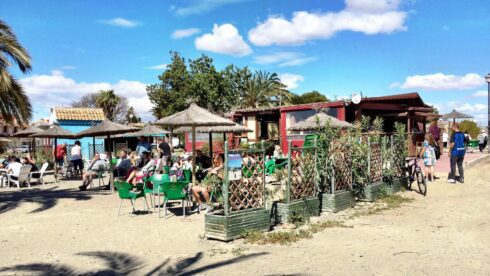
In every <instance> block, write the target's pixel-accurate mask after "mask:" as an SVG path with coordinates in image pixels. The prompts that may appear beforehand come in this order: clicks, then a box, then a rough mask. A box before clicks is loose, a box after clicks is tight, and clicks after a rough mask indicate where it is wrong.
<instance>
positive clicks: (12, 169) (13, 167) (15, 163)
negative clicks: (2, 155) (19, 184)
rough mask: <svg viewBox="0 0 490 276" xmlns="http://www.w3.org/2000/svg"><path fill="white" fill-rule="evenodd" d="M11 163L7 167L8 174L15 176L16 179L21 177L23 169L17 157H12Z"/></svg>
mask: <svg viewBox="0 0 490 276" xmlns="http://www.w3.org/2000/svg"><path fill="white" fill-rule="evenodd" d="M9 159H10V162H9V164H8V166H7V174H9V175H11V176H13V177H14V178H17V177H19V174H20V169H21V168H22V163H20V162H19V160H18V159H17V158H16V157H15V156H13V155H12V156H10V158H9Z"/></svg>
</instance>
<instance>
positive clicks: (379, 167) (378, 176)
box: [369, 143, 383, 183]
mask: <svg viewBox="0 0 490 276" xmlns="http://www.w3.org/2000/svg"><path fill="white" fill-rule="evenodd" d="M370 146H371V160H370V162H371V169H370V173H369V177H370V179H371V183H376V182H380V181H381V180H382V179H383V158H382V152H381V144H380V143H371V144H370Z"/></svg>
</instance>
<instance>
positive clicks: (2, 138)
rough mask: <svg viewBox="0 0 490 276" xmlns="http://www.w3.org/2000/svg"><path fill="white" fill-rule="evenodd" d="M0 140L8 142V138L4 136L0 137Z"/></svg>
mask: <svg viewBox="0 0 490 276" xmlns="http://www.w3.org/2000/svg"><path fill="white" fill-rule="evenodd" d="M0 142H5V143H8V142H10V139H8V138H4V137H0Z"/></svg>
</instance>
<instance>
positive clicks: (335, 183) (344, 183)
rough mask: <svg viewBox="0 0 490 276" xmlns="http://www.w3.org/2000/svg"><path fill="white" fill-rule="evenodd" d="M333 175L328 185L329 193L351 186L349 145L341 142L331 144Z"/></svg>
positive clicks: (347, 188)
mask: <svg viewBox="0 0 490 276" xmlns="http://www.w3.org/2000/svg"><path fill="white" fill-rule="evenodd" d="M331 154H332V158H333V177H332V179H331V185H330V187H329V190H330V191H329V192H330V193H332V194H333V193H335V192H338V191H345V190H349V189H351V188H352V155H351V147H350V146H349V145H346V144H342V143H335V144H333V145H332V148H331Z"/></svg>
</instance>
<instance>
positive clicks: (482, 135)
mask: <svg viewBox="0 0 490 276" xmlns="http://www.w3.org/2000/svg"><path fill="white" fill-rule="evenodd" d="M485 138H486V137H485V131H484V130H482V131H481V132H480V134H478V148H479V149H480V152H483V149H484V148H485V146H486V145H485Z"/></svg>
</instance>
